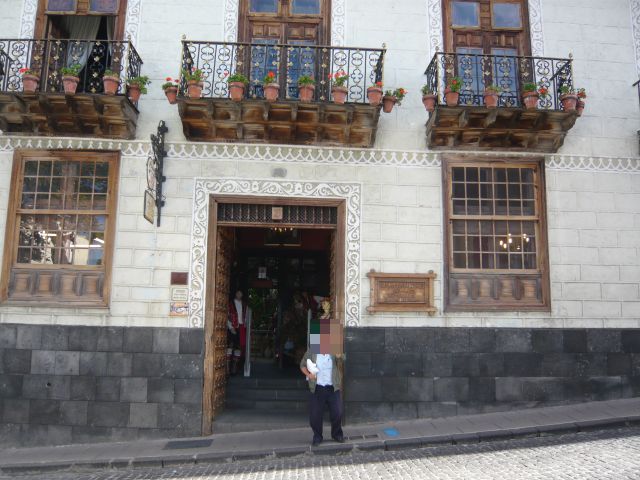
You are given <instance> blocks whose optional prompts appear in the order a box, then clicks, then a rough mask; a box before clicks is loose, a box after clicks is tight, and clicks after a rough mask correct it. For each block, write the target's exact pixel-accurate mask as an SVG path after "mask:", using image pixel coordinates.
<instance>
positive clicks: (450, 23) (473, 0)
mask: <svg viewBox="0 0 640 480" xmlns="http://www.w3.org/2000/svg"><path fill="white" fill-rule="evenodd" d="M444 1H445V2H447V4H448V5H451V4H452V3H453V2H460V3H475V4H476V5H477V6H478V25H477V26H476V27H472V26H465V25H454V24H453V7H449V9H448V13H449V21H448V22H447V24H448V25H447V26H448V27H449V28H451V29H452V30H472V31H477V30H482V18H481V17H480V2H479V1H478V0H448V1H447V0H444Z"/></svg>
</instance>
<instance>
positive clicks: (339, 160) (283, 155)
mask: <svg viewBox="0 0 640 480" xmlns="http://www.w3.org/2000/svg"><path fill="white" fill-rule="evenodd" d="M20 148H30V149H44V150H54V149H76V150H120V151H121V152H122V155H123V156H124V157H141V158H146V157H147V156H148V154H149V152H150V149H151V143H150V142H148V141H139V140H102V139H92V138H64V137H63V138H49V137H26V136H10V137H9V136H1V135H0V152H12V151H13V150H16V149H20ZM166 148H167V152H168V157H167V158H169V159H172V158H174V159H181V160H182V159H184V160H231V161H247V162H274V163H276V162H277V163H306V164H329V165H362V166H395V167H432V168H438V167H440V156H441V155H442V154H445V153H460V152H446V151H439V152H429V151H419V150H405V151H402V150H376V149H364V148H360V149H358V148H353V149H346V148H345V149H343V148H333V147H307V146H292V145H253V144H224V143H193V142H172V143H167V144H166ZM465 153H466V154H469V155H475V156H476V157H485V158H490V157H491V158H500V157H530V156H531V155H532V154H531V153H527V152H487V151H480V152H473V151H469V152H465ZM535 155H536V156H538V155H539V154H537V153H536V154H535ZM546 159H547V167H548V168H554V169H563V170H588V171H593V172H602V171H606V172H629V173H640V158H638V157H633V158H632V157H622V158H616V157H593V156H588V155H547V157H546Z"/></svg>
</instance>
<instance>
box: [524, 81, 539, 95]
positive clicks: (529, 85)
mask: <svg viewBox="0 0 640 480" xmlns="http://www.w3.org/2000/svg"><path fill="white" fill-rule="evenodd" d="M537 90H538V86H537V85H536V84H535V83H533V82H527V83H525V84H524V85H522V91H523V92H524V93H529V92H535V91H537Z"/></svg>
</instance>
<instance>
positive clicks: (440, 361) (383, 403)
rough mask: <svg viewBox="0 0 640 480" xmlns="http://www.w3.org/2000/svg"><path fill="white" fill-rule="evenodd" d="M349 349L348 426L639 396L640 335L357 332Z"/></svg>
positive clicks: (352, 331) (348, 340)
mask: <svg viewBox="0 0 640 480" xmlns="http://www.w3.org/2000/svg"><path fill="white" fill-rule="evenodd" d="M345 352H346V355H347V361H346V373H345V386H344V399H345V413H346V420H347V422H348V423H356V422H371V421H388V420H390V419H394V420H400V419H411V418H429V417H442V416H452V415H466V414H473V413H486V412H492V411H506V410H511V409H515V408H528V407H535V406H549V405H557V404H564V403H578V402H585V401H591V400H613V399H619V398H627V397H639V396H640V331H639V330H637V329H539V328H534V329H526V328H517V329H505V328H499V329H494V328H426V327H424V328H423V327H417V328H413V327H406V328H394V327H359V328H348V329H347V330H346V332H345Z"/></svg>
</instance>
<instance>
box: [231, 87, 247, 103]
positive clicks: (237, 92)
mask: <svg viewBox="0 0 640 480" xmlns="http://www.w3.org/2000/svg"><path fill="white" fill-rule="evenodd" d="M243 97H244V83H242V82H229V98H231V100H233V101H234V102H240V101H242V99H243Z"/></svg>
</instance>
